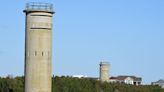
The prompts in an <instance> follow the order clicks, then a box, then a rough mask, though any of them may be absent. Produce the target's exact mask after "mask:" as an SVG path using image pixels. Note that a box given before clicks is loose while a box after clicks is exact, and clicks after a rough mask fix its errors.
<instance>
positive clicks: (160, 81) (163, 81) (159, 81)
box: [153, 79, 164, 83]
mask: <svg viewBox="0 0 164 92" xmlns="http://www.w3.org/2000/svg"><path fill="white" fill-rule="evenodd" d="M153 83H164V80H162V79H160V80H158V81H156V82H153Z"/></svg>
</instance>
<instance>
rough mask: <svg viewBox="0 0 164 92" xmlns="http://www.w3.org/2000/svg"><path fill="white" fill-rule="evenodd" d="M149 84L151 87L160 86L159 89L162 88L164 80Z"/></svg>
mask: <svg viewBox="0 0 164 92" xmlns="http://www.w3.org/2000/svg"><path fill="white" fill-rule="evenodd" d="M151 84H152V85H158V86H160V87H161V88H164V80H162V79H160V80H158V81H156V82H152V83H151Z"/></svg>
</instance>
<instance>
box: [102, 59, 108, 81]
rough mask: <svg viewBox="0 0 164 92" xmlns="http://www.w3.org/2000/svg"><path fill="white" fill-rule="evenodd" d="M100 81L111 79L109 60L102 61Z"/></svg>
mask: <svg viewBox="0 0 164 92" xmlns="http://www.w3.org/2000/svg"><path fill="white" fill-rule="evenodd" d="M100 81H102V82H104V81H106V82H108V81H109V63H108V62H101V63H100Z"/></svg>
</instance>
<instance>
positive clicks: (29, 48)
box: [25, 11, 52, 92]
mask: <svg viewBox="0 0 164 92" xmlns="http://www.w3.org/2000/svg"><path fill="white" fill-rule="evenodd" d="M25 12H26V11H25ZM25 44H26V45H25V46H26V47H25V92H51V75H52V73H51V70H52V69H51V68H52V13H48V12H42V11H30V12H29V11H28V12H26V38H25Z"/></svg>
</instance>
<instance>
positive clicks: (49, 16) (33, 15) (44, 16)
mask: <svg viewBox="0 0 164 92" xmlns="http://www.w3.org/2000/svg"><path fill="white" fill-rule="evenodd" d="M31 16H44V17H52V16H50V15H31Z"/></svg>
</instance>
